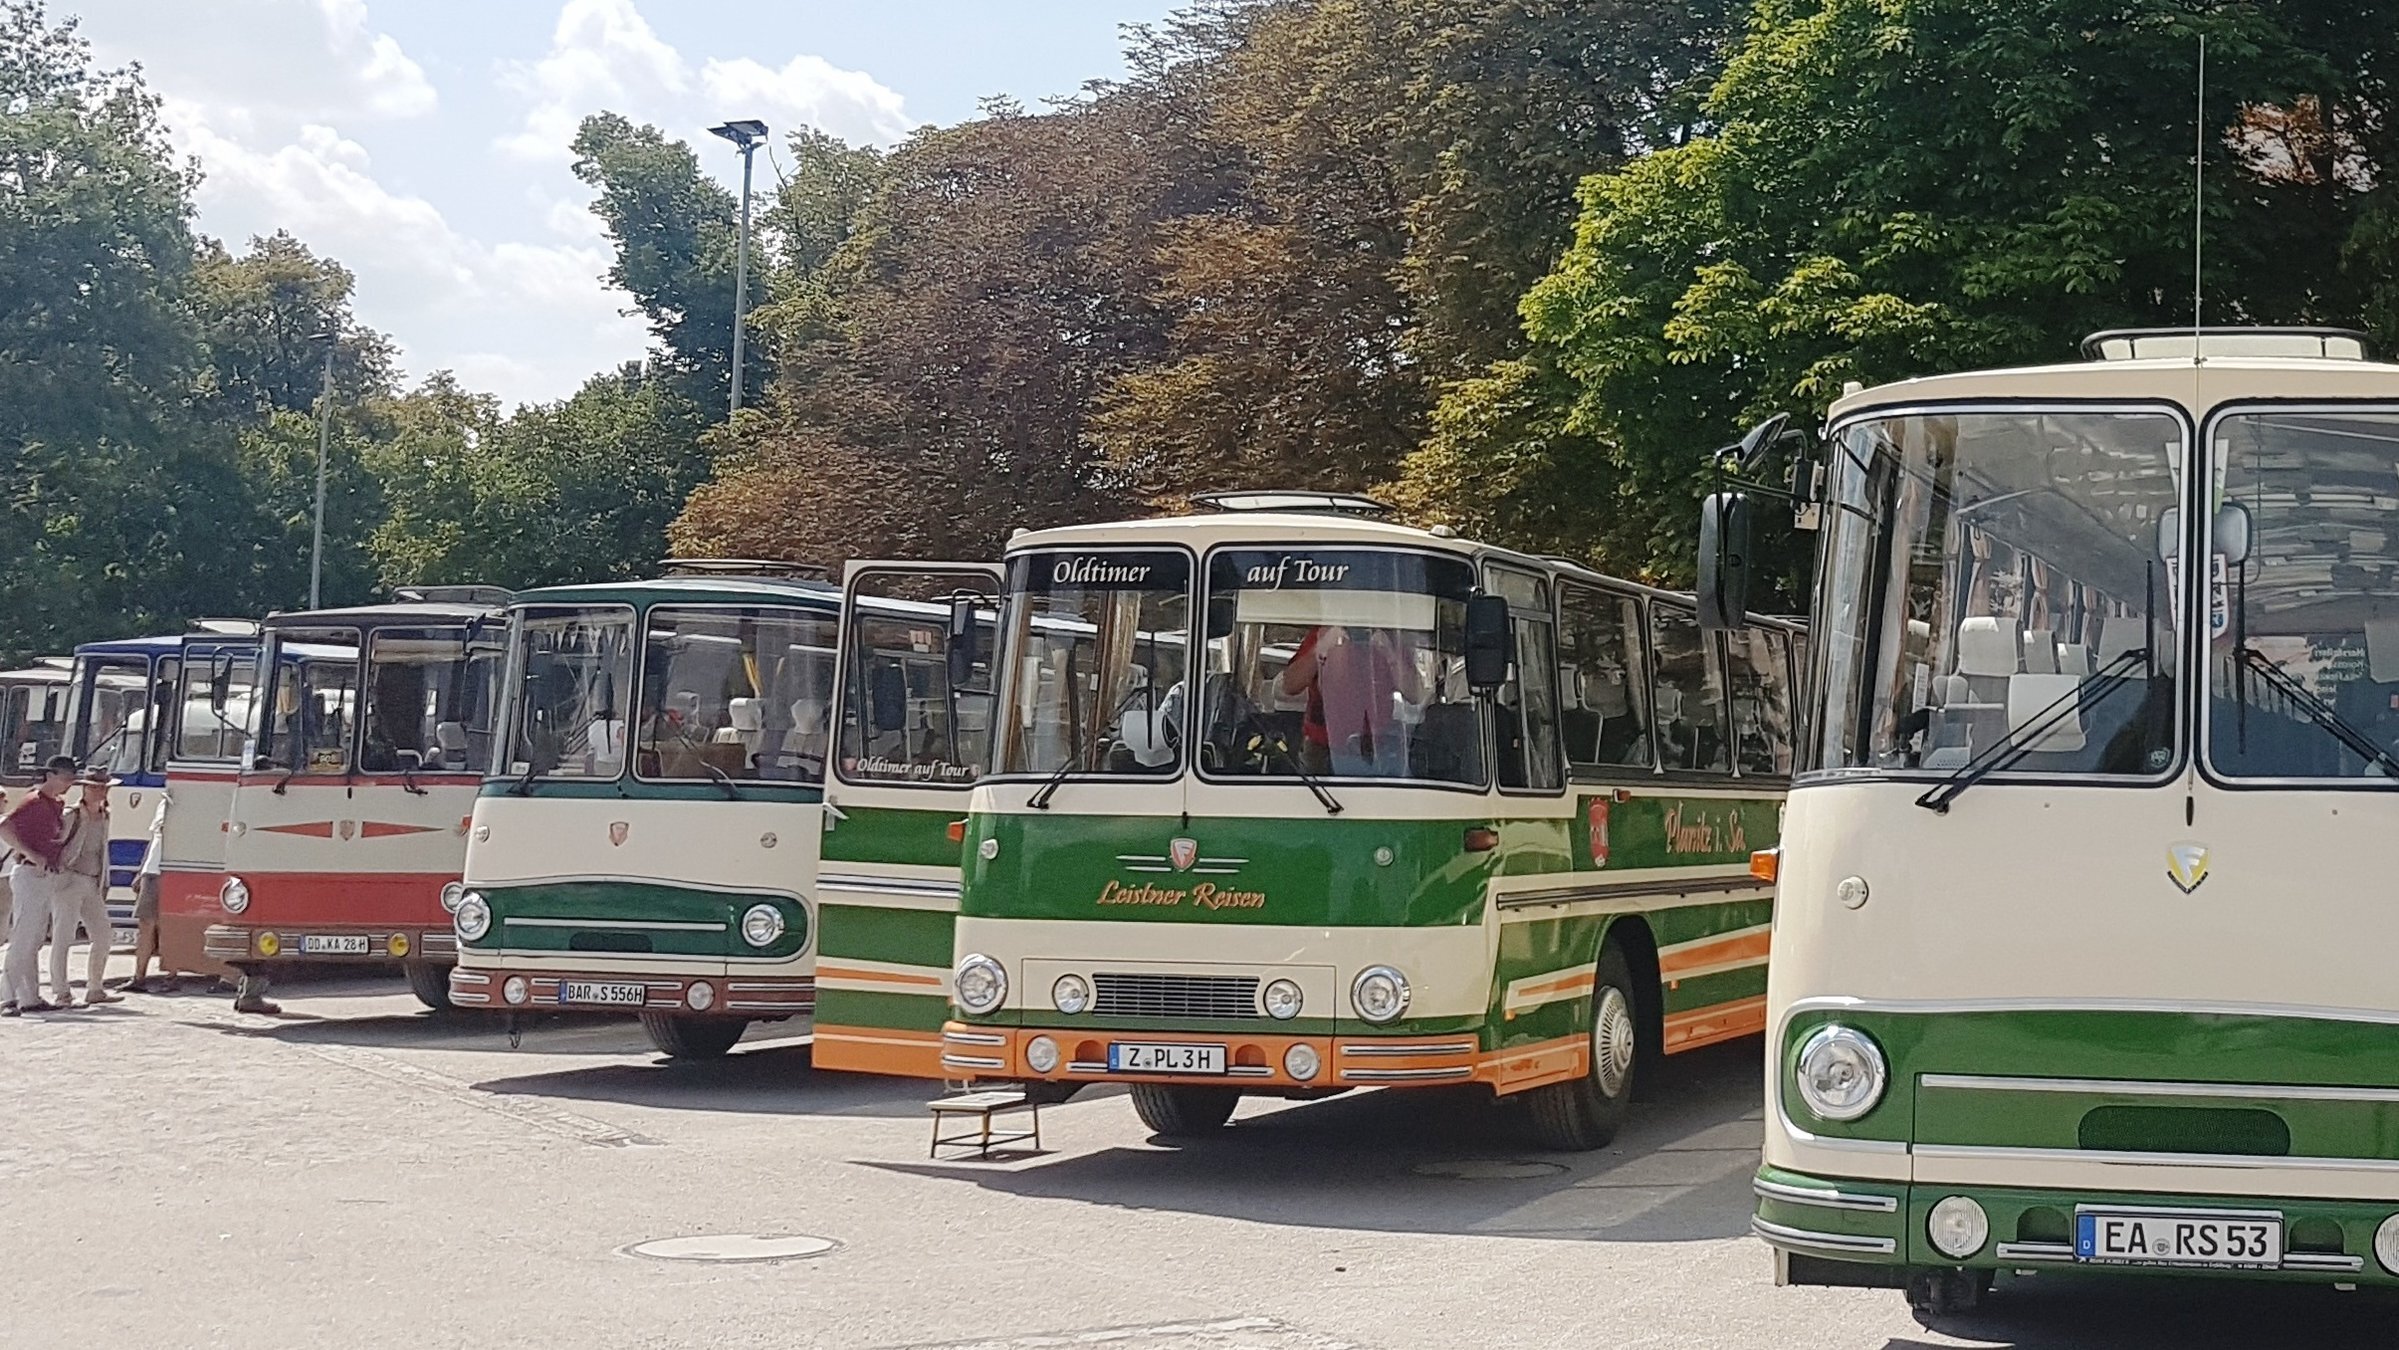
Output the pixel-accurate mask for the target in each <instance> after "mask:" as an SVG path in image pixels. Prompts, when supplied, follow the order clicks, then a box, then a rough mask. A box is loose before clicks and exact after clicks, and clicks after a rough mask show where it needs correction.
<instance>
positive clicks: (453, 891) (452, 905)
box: [441, 881, 466, 914]
mask: <svg viewBox="0 0 2399 1350" xmlns="http://www.w3.org/2000/svg"><path fill="white" fill-rule="evenodd" d="M464 899H466V883H465V882H463V881H451V882H445V883H443V885H442V888H441V908H442V913H444V914H456V913H457V912H458V902H459V901H461V900H464Z"/></svg>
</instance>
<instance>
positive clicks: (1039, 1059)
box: [1025, 1036, 1058, 1073]
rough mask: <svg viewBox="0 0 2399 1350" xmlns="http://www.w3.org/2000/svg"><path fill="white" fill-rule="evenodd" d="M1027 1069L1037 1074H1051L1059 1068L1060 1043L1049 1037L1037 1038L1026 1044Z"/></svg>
mask: <svg viewBox="0 0 2399 1350" xmlns="http://www.w3.org/2000/svg"><path fill="white" fill-rule="evenodd" d="M1025 1067H1026V1068H1028V1069H1031V1070H1032V1071H1033V1072H1035V1073H1049V1072H1051V1071H1053V1070H1055V1069H1056V1068H1057V1067H1058V1043H1057V1042H1056V1041H1053V1040H1051V1039H1050V1038H1049V1037H1047V1036H1035V1037H1034V1038H1033V1039H1032V1040H1030V1041H1027V1042H1026V1043H1025Z"/></svg>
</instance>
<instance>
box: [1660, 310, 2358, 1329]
mask: <svg viewBox="0 0 2399 1350" xmlns="http://www.w3.org/2000/svg"><path fill="white" fill-rule="evenodd" d="M2086 355H2087V356H2088V357H2089V358H2090V359H2087V360H2085V361H2084V362H2082V363H2079V364H2072V365H2061V366H2052V367H2043V368H2034V369H2014V370H1997V371H1980V372H1973V373H1965V374H1954V375H1944V376H1938V377H1933V378H1925V379H1917V380H1910V381H1907V382H1904V383H1899V384H1892V385H1887V386H1883V387H1879V388H1872V389H1861V390H1855V391H1853V392H1851V393H1849V394H1848V395H1846V396H1845V397H1843V398H1842V399H1840V400H1839V401H1838V402H1837V403H1835V404H1834V405H1833V407H1832V409H1831V412H1830V418H1829V422H1828V424H1827V430H1826V439H1825V443H1824V444H1825V448H1824V450H1823V451H1822V452H1821V453H1820V454H1817V455H1813V456H1810V457H1808V459H1809V460H1810V461H1813V462H1807V461H1803V463H1802V464H1801V466H1800V473H1799V475H1798V476H1797V479H1796V481H1797V483H1798V484H1799V485H1800V487H1801V491H1800V493H1799V495H1800V498H1801V507H1802V510H1803V512H1804V513H1805V514H1807V515H1809V516H1811V517H1813V518H1814V519H1816V520H1818V521H1820V522H1821V536H1820V538H1819V541H1818V554H1819V566H1818V571H1817V580H1816V587H1815V606H1814V615H1813V618H1812V620H1811V626H1812V630H1813V632H1814V635H1815V636H1814V642H1813V647H1814V653H1813V662H1814V671H1813V679H1812V680H1811V681H1810V682H1809V687H1810V688H1811V689H1812V691H1813V692H1812V693H1811V696H1810V697H1811V702H1812V708H1813V716H1812V718H1808V719H1803V720H1806V721H1808V722H1809V724H1810V725H1811V727H1812V731H1811V734H1810V736H1809V738H1808V742H1807V744H1806V746H1805V747H1804V749H1803V752H1802V755H1801V761H1802V762H1801V764H1800V765H1799V774H1798V777H1797V781H1796V783H1795V785H1794V790H1793V792H1792V794H1791V798H1790V802H1789V812H1788V816H1787V818H1786V820H1785V823H1784V829H1783V837H1782V841H1781V844H1780V853H1779V856H1769V857H1768V858H1764V859H1761V870H1776V869H1779V873H1780V882H1779V887H1780V889H1779V893H1778V909H1777V913H1776V928H1775V938H1774V967H1773V973H1772V975H1771V977H1770V979H1769V982H1768V1010H1767V1015H1768V1019H1769V1026H1770V1029H1769V1033H1768V1040H1767V1052H1766V1066H1767V1072H1768V1080H1767V1081H1768V1088H1767V1092H1766V1097H1765V1121H1766V1137H1765V1156H1764V1161H1763V1166H1762V1167H1761V1169H1760V1170H1759V1172H1758V1174H1757V1177H1756V1187H1755V1188H1756V1193H1757V1208H1756V1218H1755V1227H1756V1230H1757V1232H1758V1233H1759V1234H1760V1235H1761V1236H1762V1237H1764V1239H1765V1240H1766V1241H1767V1242H1768V1243H1769V1244H1771V1246H1772V1247H1773V1249H1774V1253H1775V1261H1776V1269H1777V1274H1778V1276H1779V1278H1780V1279H1781V1280H1782V1281H1784V1282H1788V1283H1796V1284H1838V1285H1887V1286H1897V1287H1904V1288H1905V1289H1907V1291H1908V1296H1909V1298H1910V1299H1911V1301H1912V1302H1914V1303H1915V1304H1916V1305H1917V1306H1918V1307H1919V1309H1920V1310H1924V1311H1928V1312H1942V1311H1952V1310H1962V1309H1964V1308H1967V1307H1969V1306H1971V1305H1973V1304H1974V1303H1976V1302H1977V1301H1979V1300H1980V1299H1981V1298H1982V1297H1983V1296H1984V1294H1985V1293H1986V1292H1987V1291H1988V1290H1989V1288H1990V1287H1991V1284H1992V1280H1993V1275H1994V1272H1997V1271H2002V1270H2010V1271H2042V1270H2065V1269H2077V1270H2102V1271H2121V1272H2161V1271H2162V1272H2184V1273H2188V1272H2191V1271H2205V1272H2211V1273H2215V1274H2221V1275H2239V1276H2247V1277H2254V1278H2259V1279H2274V1280H2285V1281H2317V1282H2329V1283H2334V1284H2343V1285H2384V1286H2390V1285H2394V1284H2399V1162H2395V1161H2394V1154H2393V1140H2394V1139H2395V1138H2399V1134H2395V1133H2394V1130H2395V1128H2399V984H2394V982H2393V980H2392V978H2391V974H2390V968H2389V966H2388V965H2387V954H2388V953H2389V952H2390V951H2391V950H2392V949H2393V947H2394V946H2399V917H2395V916H2394V915H2393V914H2392V912H2391V911H2390V909H2389V907H2388V906H2386V905H2384V904H2382V903H2381V902H2379V901H2377V900H2375V899H2373V898H2372V889H2373V885H2374V883H2373V881H2372V879H2371V877H2369V876H2367V875H2366V873H2368V872H2370V871H2372V870H2373V868H2372V865H2371V863H2372V859H2374V858H2376V857H2379V856H2380V849H2381V843H2380V842H2379V841H2380V840H2382V838H2383V834H2384V831H2386V830H2387V829H2388V828H2389V816H2388V810H2389V807H2390V805H2391V804H2392V803H2393V801H2394V800H2399V798H2395V797H2394V794H2395V793H2399V530H2395V529H2394V527H2393V521H2394V513H2395V512H2399V367H2394V366H2391V365H2384V364H2377V363H2374V362H2371V361H2369V360H2368V359H2366V357H2365V353H2364V348H2363V343H2362V340H2361V339H2359V338H2357V337H2356V336H2355V335H2354V334H2345V333H2335V332H2313V331H2271V330H2261V331H2237V330H2236V331H2226V332H2210V333H2207V334H2206V335H2205V336H2204V337H2200V338H2196V339H2195V338H2194V336H2193V335H2192V334H2191V333H2190V332H2188V331H2185V332H2182V333H2180V334H2157V333H2112V334H2103V335H2100V336H2099V337H2097V338H2094V339H2093V340H2092V341H2091V342H2090V343H2088V344H2086ZM1739 514H1740V512H1739V511H1738V510H1737V509H1732V508H1730V507H1729V506H1728V505H1727V503H1726V502H1725V501H1724V500H1723V499H1719V500H1718V502H1717V503H1716V504H1715V505H1714V506H1713V507H1712V509H1711V510H1710V512H1709V513H1708V514H1707V515H1706V516H1705V517H1703V529H1702V536H1703V538H1702V552H1703V555H1705V556H1709V557H1715V558H1720V559H1722V560H1724V566H1723V567H1722V568H1721V569H1720V571H1721V573H1722V576H1723V579H1724V584H1725V585H1726V587H1727V590H1728V593H1729V594H1730V595H1732V596H1734V597H1737V596H1738V594H1739V580H1738V579H1739V573H1740V572H1741V570H1742V564H1743V560H1744V559H1746V557H1747V550H1746V549H1745V548H1743V547H1741V546H1740V544H1739V542H1738V540H1737V539H1736V538H1735V537H1734V536H1735V535H1736V534H1737V532H1738V531H1737V527H1736V526H1734V525H1732V524H1728V523H1727V522H1731V521H1733V520H1735V519H1736V517H1737V516H1738V515H1739ZM2356 886H2362V887H2364V888H2365V890H2364V891H2363V892H2362V893H2361V892H2356V891H2353V890H2352V889H2351V888H2352V887H2356ZM2361 895H2362V896H2363V898H2361Z"/></svg>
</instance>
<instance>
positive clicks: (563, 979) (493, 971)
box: [450, 966, 816, 1017]
mask: <svg viewBox="0 0 2399 1350" xmlns="http://www.w3.org/2000/svg"><path fill="white" fill-rule="evenodd" d="M511 979H522V980H523V981H524V982H525V985H524V989H525V998H524V1001H523V1002H522V1003H511V1002H509V1001H508V998H507V988H508V982H509V980H511ZM570 981H573V982H577V983H581V982H586V981H588V982H590V983H593V984H638V985H641V986H643V988H644V990H645V997H644V999H643V1001H642V1002H640V1003H569V1002H567V1001H566V1000H565V998H564V997H563V994H564V990H565V986H566V985H567V983H568V982H570ZM695 984H706V985H708V986H710V988H711V990H712V991H713V992H714V994H715V999H714V1000H713V1001H712V1002H711V1003H710V1004H709V1006H708V1010H707V1012H706V1014H705V1015H706V1016H710V1017H725V1016H740V1017H801V1016H806V1015H808V1014H809V1013H812V1012H814V1011H815V1010H816V980H815V979H814V978H813V977H809V976H782V977H776V976H740V975H736V976H731V977H722V976H697V975H694V976H682V975H657V974H650V973H643V972H629V971H623V970H547V969H545V970H510V969H508V968H506V967H504V966H502V967H493V966H477V967H474V968H472V969H469V968H467V967H463V966H461V967H456V968H454V969H452V970H451V971H450V1002H452V1003H454V1004H456V1005H457V1006H459V1007H462V1008H489V1009H491V1010H492V1011H494V1012H520V1011H530V1010H533V1009H536V1008H538V1009H541V1010H543V1011H545V1012H555V1011H557V1010H559V1009H561V1008H571V1009H573V1010H574V1011H576V1012H583V1013H610V1012H616V1013H624V1014H626V1015H628V1016H631V1015H636V1014H640V1013H645V1012H673V1013H692V1014H693V1015H694V1016H700V1015H702V1014H700V1013H698V1012H695V1011H694V1009H693V1008H692V1007H691V987H692V986H693V985H695Z"/></svg>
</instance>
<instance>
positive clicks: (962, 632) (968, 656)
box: [948, 595, 983, 690]
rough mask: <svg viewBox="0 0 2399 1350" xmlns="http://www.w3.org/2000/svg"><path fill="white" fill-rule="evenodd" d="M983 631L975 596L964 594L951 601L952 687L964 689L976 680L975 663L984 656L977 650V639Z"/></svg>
mask: <svg viewBox="0 0 2399 1350" xmlns="http://www.w3.org/2000/svg"><path fill="white" fill-rule="evenodd" d="M982 633H983V630H982V628H981V626H980V625H978V624H977V623H976V622H975V600H974V597H973V596H970V595H962V596H959V597H958V598H957V599H955V600H952V601H950V633H949V647H948V652H949V662H950V688H952V689H957V690H964V689H965V688H966V686H967V685H968V684H970V683H972V682H973V681H974V678H975V663H976V662H977V661H978V660H980V659H981V656H982V653H981V652H979V651H977V650H976V639H977V638H980V637H981V636H982Z"/></svg>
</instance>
